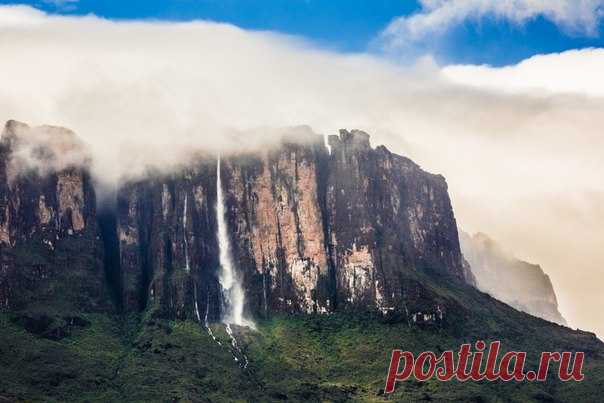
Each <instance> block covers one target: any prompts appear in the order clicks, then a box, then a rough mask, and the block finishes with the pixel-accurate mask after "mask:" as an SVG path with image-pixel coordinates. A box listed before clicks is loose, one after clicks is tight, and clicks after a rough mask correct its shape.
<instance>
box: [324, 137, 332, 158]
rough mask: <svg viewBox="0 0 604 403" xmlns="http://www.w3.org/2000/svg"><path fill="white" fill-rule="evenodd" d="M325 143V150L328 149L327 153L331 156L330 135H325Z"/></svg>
mask: <svg viewBox="0 0 604 403" xmlns="http://www.w3.org/2000/svg"><path fill="white" fill-rule="evenodd" d="M323 142H324V143H325V148H326V149H327V153H328V154H329V155H331V146H330V145H329V135H328V134H324V135H323Z"/></svg>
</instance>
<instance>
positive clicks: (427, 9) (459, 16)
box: [382, 0, 604, 50]
mask: <svg viewBox="0 0 604 403" xmlns="http://www.w3.org/2000/svg"><path fill="white" fill-rule="evenodd" d="M419 3H420V5H421V10H420V11H419V12H418V13H416V14H413V15H410V16H404V17H399V18H397V19H395V20H394V21H393V22H392V23H391V24H390V25H389V26H388V27H387V28H386V29H385V30H384V31H383V33H382V39H383V40H384V42H385V45H386V47H387V48H389V49H391V50H392V49H397V48H404V47H406V46H409V45H410V44H413V43H414V42H417V41H420V40H423V39H425V38H426V37H428V36H430V35H439V34H442V33H444V32H446V31H447V30H449V29H450V28H451V27H452V26H455V25H459V24H461V23H463V22H464V21H468V20H472V21H480V20H482V19H484V18H487V17H491V18H496V19H502V20H506V21H509V22H511V23H513V24H518V25H522V24H524V23H526V22H528V21H530V20H534V19H536V18H538V17H543V18H545V19H547V20H549V21H551V22H553V23H554V24H556V25H557V26H558V27H560V28H562V29H563V30H565V31H566V32H567V33H569V34H573V35H587V36H592V35H596V34H597V33H598V25H599V23H600V20H601V19H602V17H604V1H603V0H505V1H502V0H419Z"/></svg>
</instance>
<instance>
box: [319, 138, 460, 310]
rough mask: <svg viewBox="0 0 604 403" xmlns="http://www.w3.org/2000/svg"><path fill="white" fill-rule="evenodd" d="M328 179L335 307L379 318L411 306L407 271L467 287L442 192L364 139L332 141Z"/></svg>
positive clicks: (407, 163)
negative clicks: (374, 312) (368, 311)
mask: <svg viewBox="0 0 604 403" xmlns="http://www.w3.org/2000/svg"><path fill="white" fill-rule="evenodd" d="M329 143H330V146H331V150H332V155H331V156H330V158H329V165H328V172H327V178H328V179H327V203H326V204H327V216H328V234H329V235H328V236H329V249H330V255H331V259H332V261H333V265H334V267H335V278H336V285H337V286H336V296H337V303H338V306H342V305H343V306H360V307H363V306H372V307H375V308H377V309H379V310H380V311H382V312H388V311H393V310H394V311H400V310H402V309H403V307H408V305H410V304H413V300H414V297H413V295H415V294H416V292H417V290H416V289H414V288H413V287H410V284H408V283H406V282H405V281H404V280H403V279H402V277H401V273H402V272H404V271H405V270H409V269H416V270H419V271H424V270H436V271H441V272H442V273H443V274H446V275H449V276H452V277H454V278H458V279H460V280H466V281H469V282H471V276H469V275H468V273H467V270H466V269H465V268H464V265H463V263H464V261H463V257H462V255H461V252H460V249H459V241H458V235H457V228H456V223H455V218H454V216H453V210H452V208H451V202H450V199H449V196H448V193H447V185H446V182H445V180H444V178H443V177H442V176H440V175H432V174H429V173H427V172H424V171H423V170H421V169H420V168H419V166H418V165H416V164H415V163H413V162H412V161H411V160H409V159H407V158H405V157H401V156H398V155H396V154H392V153H390V152H389V151H388V150H387V149H386V148H385V147H383V146H381V147H378V148H377V149H372V148H371V147H370V145H369V136H368V135H367V134H365V133H363V132H359V131H352V132H347V131H344V130H343V131H341V132H340V136H339V137H338V136H330V138H329Z"/></svg>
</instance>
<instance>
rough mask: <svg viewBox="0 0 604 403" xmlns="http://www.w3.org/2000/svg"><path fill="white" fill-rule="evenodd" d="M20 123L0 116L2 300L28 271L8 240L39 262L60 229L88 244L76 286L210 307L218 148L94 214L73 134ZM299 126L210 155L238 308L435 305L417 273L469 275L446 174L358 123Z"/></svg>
mask: <svg viewBox="0 0 604 403" xmlns="http://www.w3.org/2000/svg"><path fill="white" fill-rule="evenodd" d="M29 132H31V130H30V129H29V128H27V126H25V125H22V124H17V123H9V124H8V126H7V129H6V130H5V135H4V139H3V141H2V147H0V153H1V154H0V157H1V158H0V245H2V246H1V247H2V254H1V256H2V261H1V264H2V266H1V271H0V297H1V298H0V299H1V300H2V303H4V304H9V303H10V300H11V298H10V295H13V294H14V293H15V291H14V290H20V289H22V288H23V287H22V286H19V287H15V286H11V282H14V281H22V280H23V281H25V280H24V277H23V278H22V276H21V277H20V275H16V274H15V273H16V270H17V266H18V265H16V264H15V263H14V256H13V255H16V253H12V252H11V251H13V252H14V250H15V247H16V246H17V245H20V244H21V245H25V244H27V245H28V246H31V243H29V242H30V240H32V239H35V240H36V241H35V242H38V243H37V244H36V245H38V244H39V245H42V246H43V247H44V248H46V249H45V251H46V252H44V253H46V254H47V255H48V259H51V260H52V259H57V256H58V255H59V254H58V253H57V251H58V249H57V251H55V248H57V247H58V246H57V245H58V244H59V243H60V242H61V240H62V239H70V237H71V238H77V239H80V238H81V239H82V242H83V240H87V241H88V243H87V244H83V243H82V244H78V248H79V249H77V250H73V251H72V253H71V255H70V256H71V258H74V259H75V258H78V259H85V258H89V260H90V261H89V263H90V264H89V265H88V270H90V271H92V272H93V274H94V275H92V276H91V279H92V281H91V282H90V284H89V286H90V287H91V288H94V289H96V293H97V294H99V295H100V293H101V292H104V291H103V290H104V287H103V285H102V284H100V285H99V282H103V280H102V279H100V277H101V276H103V275H106V277H107V279H108V280H109V281H108V284H109V285H110V286H111V288H112V290H113V291H114V296H115V300H116V302H117V304H118V305H119V306H120V307H121V308H123V309H124V310H126V311H129V312H138V311H142V310H144V309H146V308H147V307H154V308H156V309H157V310H158V312H159V313H160V314H161V315H163V316H166V317H172V318H190V319H195V320H198V321H205V320H206V318H207V319H208V320H216V319H219V318H220V316H221V310H222V297H221V291H220V285H219V281H218V272H219V245H218V240H217V235H216V229H217V217H216V206H215V204H216V178H217V177H216V167H217V161H216V158H215V157H209V156H198V157H196V158H193V159H192V161H193V162H191V163H187V164H183V165H182V167H181V168H179V169H174V170H172V173H170V174H167V173H159V172H150V173H149V174H148V175H147V176H146V177H144V178H139V179H137V180H136V181H131V182H128V183H125V184H122V185H121V186H120V187H119V189H117V192H116V197H115V200H114V201H115V203H114V205H113V206H111V207H110V208H107V207H104V208H103V209H102V211H101V212H100V213H99V214H98V215H97V214H96V208H95V200H94V192H93V189H92V186H91V185H90V179H89V177H88V174H87V169H86V162H87V159H86V157H85V154H84V153H82V152H81V148H82V146H81V144H80V143H79V142H78V141H77V138H75V136H74V135H73V133H71V132H69V131H67V130H65V129H57V128H50V127H44V128H42V129H36V130H34V131H33V134H32V139H33V138H35V141H30V140H28V139H27V138H26V137H24V135H23V133H29ZM296 133H297V134H296V136H295V137H293V135H291V134H290V135H289V137H288V136H286V137H283V138H282V140H281V142H280V143H279V144H277V145H275V146H274V147H272V148H270V149H266V150H264V151H262V152H254V153H249V154H234V155H227V156H225V157H224V158H223V161H222V164H221V167H222V168H221V169H222V172H221V175H222V178H223V183H222V186H223V190H224V193H225V203H226V206H225V207H226V214H227V217H226V219H227V223H228V231H229V235H230V237H231V249H232V250H231V251H230V252H231V254H232V257H233V261H234V264H235V268H236V270H237V271H238V272H239V273H240V274H241V278H242V282H243V286H244V289H245V293H246V301H247V304H246V307H247V309H248V310H249V311H250V312H251V313H252V314H254V315H270V314H271V313H273V312H287V313H294V312H301V313H311V312H317V313H327V312H331V311H334V310H336V309H339V310H370V311H379V312H382V313H396V314H402V315H403V316H404V317H406V318H407V320H411V318H412V317H416V318H425V317H427V316H428V317H429V318H431V319H430V321H434V320H435V318H436V317H440V318H442V315H443V310H446V307H445V306H444V305H443V304H442V301H437V300H435V299H434V298H433V296H432V294H431V293H430V291H429V290H428V289H427V288H426V287H423V286H422V283H421V279H420V277H421V275H425V274H429V275H433V274H435V273H436V274H438V275H439V276H443V277H445V278H446V279H447V280H445V281H469V282H471V278H470V276H469V275H468V272H467V268H466V266H465V265H464V263H465V262H464V260H463V258H462V255H461V253H460V250H459V241H458V237H457V229H456V228H457V226H456V223H455V218H454V216H453V212H452V209H451V204H450V200H449V196H448V194H447V186H446V183H445V181H444V178H442V177H441V176H437V175H431V174H429V173H426V172H424V171H422V170H421V169H420V168H419V167H418V166H417V165H416V164H414V163H413V162H412V161H410V160H408V159H406V158H404V157H401V156H397V155H395V154H392V153H390V152H389V151H388V150H387V149H386V148H385V147H378V148H377V149H372V148H371V147H370V144H369V136H368V135H367V134H365V133H363V132H360V131H352V132H348V131H341V133H340V135H339V136H331V137H330V138H329V143H330V150H331V152H329V151H328V148H327V147H325V145H324V142H323V138H322V137H321V136H317V135H315V134H313V133H310V132H304V133H303V134H300V133H301V132H299V131H298V132H296ZM59 157H60V158H59ZM32 242H33V241H32ZM7 251H8V252H7ZM29 256H34V257H35V256H37V255H36V254H35V253H30V254H29ZM61 258H63V257H61ZM101 259H102V260H101ZM30 260H32V259H30ZM33 260H35V258H33ZM99 261H101V264H102V263H104V266H105V272H104V273H103V272H102V270H99V268H98V267H97V265H98V263H99ZM80 263H81V264H82V265H83V263H82V262H79V263H78V265H80ZM30 264H31V267H33V268H35V270H38V271H39V274H36V275H32V276H30V277H34V278H35V277H36V276H37V277H38V278H39V279H43V278H47V277H48V276H51V275H52V273H51V271H52V270H50V269H48V267H50V266H44V265H41V266H40V265H37V264H34V263H33V261H32V262H30ZM53 267H54V266H53ZM32 270H33V269H32ZM74 270H75V272H76V273H80V272H81V273H83V272H84V271H83V270H84V268H83V266H82V267H80V266H78V268H77V269H74ZM67 272H68V271H66V273H67ZM28 276H29V274H28ZM30 277H27V278H28V279H29V278H30ZM28 281H29V280H28ZM32 289H33V288H32ZM11 293H13V294H11ZM99 298H100V297H99ZM6 301H8V302H6ZM426 315H427V316H426Z"/></svg>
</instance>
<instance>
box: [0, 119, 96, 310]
mask: <svg viewBox="0 0 604 403" xmlns="http://www.w3.org/2000/svg"><path fill="white" fill-rule="evenodd" d="M87 166H88V163H87V155H86V152H85V148H84V146H83V145H82V144H81V143H80V142H79V141H78V139H77V137H76V136H75V134H74V133H73V132H71V131H69V130H66V129H62V128H57V127H50V126H42V127H36V128H30V127H29V126H27V125H25V124H23V123H19V122H15V121H9V122H8V123H7V124H6V126H5V129H4V132H3V134H2V138H1V140H0V305H1V306H2V307H4V308H10V309H13V310H19V309H23V308H25V307H27V306H29V305H31V304H36V305H37V306H40V307H44V306H45V303H49V304H50V302H51V301H52V303H53V304H55V305H56V307H55V308H56V309H58V310H61V309H63V308H65V309H68V308H76V309H100V308H103V307H105V306H106V302H107V301H106V300H105V294H104V291H103V290H104V289H105V287H104V273H103V267H102V257H103V248H102V243H101V242H100V239H99V237H98V232H97V224H96V201H95V194H94V190H93V186H92V184H91V180H90V175H89V173H88V167H87ZM51 305H52V304H51Z"/></svg>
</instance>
